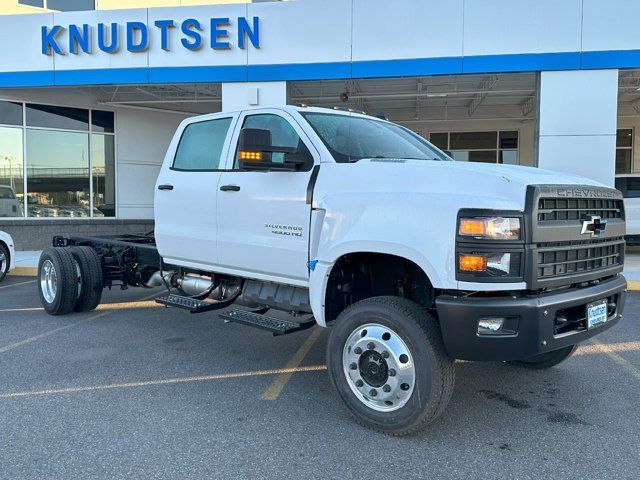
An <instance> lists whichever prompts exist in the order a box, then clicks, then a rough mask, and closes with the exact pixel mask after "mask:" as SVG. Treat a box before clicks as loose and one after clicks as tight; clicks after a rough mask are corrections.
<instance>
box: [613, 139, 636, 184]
mask: <svg viewBox="0 0 640 480" xmlns="http://www.w3.org/2000/svg"><path fill="white" fill-rule="evenodd" d="M634 170H635V168H634V165H633V129H632V128H621V129H618V131H617V135H616V173H632V172H633V171H634Z"/></svg>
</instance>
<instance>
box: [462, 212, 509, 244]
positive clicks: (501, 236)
mask: <svg viewBox="0 0 640 480" xmlns="http://www.w3.org/2000/svg"><path fill="white" fill-rule="evenodd" d="M520 231H521V230H520V219H519V218H510V217H463V218H460V221H459V223H458V235H460V236H462V237H471V238H475V239H487V240H520Z"/></svg>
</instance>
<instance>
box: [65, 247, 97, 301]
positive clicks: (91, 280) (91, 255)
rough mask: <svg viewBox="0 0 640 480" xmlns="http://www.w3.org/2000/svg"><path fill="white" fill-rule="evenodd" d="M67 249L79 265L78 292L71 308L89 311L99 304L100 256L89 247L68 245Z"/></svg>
mask: <svg viewBox="0 0 640 480" xmlns="http://www.w3.org/2000/svg"><path fill="white" fill-rule="evenodd" d="M69 251H70V252H71V255H73V258H74V260H75V261H76V263H77V264H78V267H80V285H79V288H80V294H79V295H78V298H77V300H76V303H75V305H74V307H73V310H74V311H76V312H89V311H91V310H95V308H96V307H97V306H98V305H100V299H101V298H102V287H103V281H102V265H101V262H100V257H99V256H98V254H97V253H96V252H95V250H94V249H93V248H91V247H70V248H69Z"/></svg>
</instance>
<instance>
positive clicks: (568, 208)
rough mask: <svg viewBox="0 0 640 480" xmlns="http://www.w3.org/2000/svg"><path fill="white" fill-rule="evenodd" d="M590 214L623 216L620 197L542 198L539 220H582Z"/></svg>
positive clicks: (601, 216) (539, 201)
mask: <svg viewBox="0 0 640 480" xmlns="http://www.w3.org/2000/svg"><path fill="white" fill-rule="evenodd" d="M589 215H596V216H599V217H600V218H603V219H610V218H622V216H623V205H622V200H620V199H611V198H540V199H539V200H538V221H539V222H548V221H554V220H582V219H584V218H586V217H587V216H589Z"/></svg>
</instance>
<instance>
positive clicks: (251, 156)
mask: <svg viewBox="0 0 640 480" xmlns="http://www.w3.org/2000/svg"><path fill="white" fill-rule="evenodd" d="M238 158H239V159H240V160H258V161H260V160H262V152H245V151H239V152H238Z"/></svg>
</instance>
